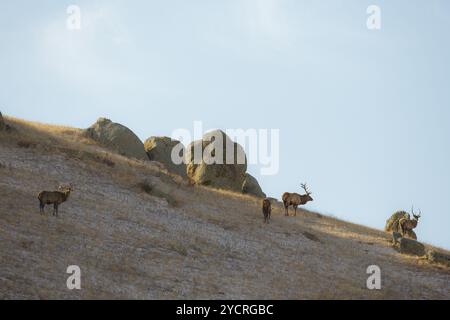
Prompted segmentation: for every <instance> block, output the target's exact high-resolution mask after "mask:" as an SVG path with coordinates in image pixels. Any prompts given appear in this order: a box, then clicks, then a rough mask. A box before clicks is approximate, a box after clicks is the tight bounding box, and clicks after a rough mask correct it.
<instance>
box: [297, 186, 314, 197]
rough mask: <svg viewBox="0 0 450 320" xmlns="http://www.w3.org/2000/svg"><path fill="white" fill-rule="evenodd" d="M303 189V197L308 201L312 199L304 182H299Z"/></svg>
mask: <svg viewBox="0 0 450 320" xmlns="http://www.w3.org/2000/svg"><path fill="white" fill-rule="evenodd" d="M300 185H301V187H302V188H303V190H305V197H306V199H307V200H308V201H313V198H312V197H311V194H312V193H311V191H309V190H308V187H307V186H306V183H302V184H300Z"/></svg>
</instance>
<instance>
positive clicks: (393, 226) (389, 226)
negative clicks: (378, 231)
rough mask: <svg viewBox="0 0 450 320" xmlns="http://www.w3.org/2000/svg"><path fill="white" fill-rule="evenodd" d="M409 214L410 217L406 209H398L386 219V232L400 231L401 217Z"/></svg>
mask: <svg viewBox="0 0 450 320" xmlns="http://www.w3.org/2000/svg"><path fill="white" fill-rule="evenodd" d="M405 216H407V217H408V218H409V213H408V212H406V211H396V212H394V213H393V214H392V216H391V217H390V218H389V219H388V220H387V221H386V226H385V227H384V231H386V232H399V231H400V230H399V225H398V222H399V220H400V219H401V218H403V217H405Z"/></svg>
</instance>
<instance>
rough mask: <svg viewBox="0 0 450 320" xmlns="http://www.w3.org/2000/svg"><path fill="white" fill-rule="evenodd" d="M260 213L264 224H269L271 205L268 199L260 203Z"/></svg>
mask: <svg viewBox="0 0 450 320" xmlns="http://www.w3.org/2000/svg"><path fill="white" fill-rule="evenodd" d="M262 212H263V215H264V223H269V220H270V214H271V213H272V204H271V203H270V200H269V199H264V200H263V203H262Z"/></svg>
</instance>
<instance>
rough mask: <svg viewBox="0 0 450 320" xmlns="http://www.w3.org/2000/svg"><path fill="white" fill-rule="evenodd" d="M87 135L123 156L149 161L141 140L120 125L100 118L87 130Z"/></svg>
mask: <svg viewBox="0 0 450 320" xmlns="http://www.w3.org/2000/svg"><path fill="white" fill-rule="evenodd" d="M85 134H86V135H87V136H88V137H90V138H92V139H93V140H95V141H97V142H98V143H99V144H100V145H102V146H104V147H106V148H108V149H110V150H113V151H115V152H118V153H119V154H121V155H123V156H126V157H130V158H136V159H139V160H148V157H147V154H146V153H145V150H144V144H143V143H142V141H141V140H139V138H138V137H137V136H136V135H135V134H134V133H133V131H131V130H130V129H128V128H127V127H125V126H123V125H121V124H119V123H114V122H112V121H111V120H109V119H105V118H100V119H98V120H97V122H96V123H94V124H93V125H92V126H91V127H89V128H88V129H86V131H85Z"/></svg>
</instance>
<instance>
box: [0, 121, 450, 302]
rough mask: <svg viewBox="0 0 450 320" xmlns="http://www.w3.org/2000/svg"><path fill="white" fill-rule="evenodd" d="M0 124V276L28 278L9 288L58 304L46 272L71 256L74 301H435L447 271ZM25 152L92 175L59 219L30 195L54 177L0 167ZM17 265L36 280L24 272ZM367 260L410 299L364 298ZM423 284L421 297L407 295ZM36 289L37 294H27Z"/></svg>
mask: <svg viewBox="0 0 450 320" xmlns="http://www.w3.org/2000/svg"><path fill="white" fill-rule="evenodd" d="M5 118H6V119H7V121H8V123H9V124H11V125H12V126H14V127H15V128H17V129H18V130H17V132H14V133H11V134H8V135H9V136H8V138H6V139H4V138H3V137H1V135H0V143H3V144H4V145H8V146H9V150H14V151H13V152H15V151H17V153H18V154H17V155H14V156H13V157H10V158H9V160H8V158H7V159H6V160H5V162H4V166H3V168H2V166H1V163H0V176H1V178H2V179H5V180H1V181H6V180H8V181H11V182H10V184H7V183H3V184H0V191H1V193H2V194H3V199H4V203H3V204H2V206H3V208H4V213H2V214H1V215H0V233H1V234H2V235H4V238H5V241H2V243H1V244H0V259H3V261H8V263H6V264H3V265H2V266H0V269H1V268H8V270H13V271H10V272H12V273H14V272H16V270H17V269H19V270H21V272H23V273H24V274H25V275H23V277H24V278H25V279H26V281H27V282H28V283H26V285H23V286H21V284H20V283H19V282H18V279H20V276H17V277H16V278H14V277H13V276H11V277H12V279H13V280H12V283H13V284H11V285H10V284H8V290H9V292H19V293H20V294H24V296H26V297H29V296H36V295H38V296H39V297H40V298H49V297H50V298H51V297H53V298H59V297H62V296H63V297H64V294H65V293H64V290H61V289H59V287H58V288H56V289H55V288H53V290H51V286H54V284H55V283H57V282H55V281H57V280H55V279H54V278H52V273H51V272H50V271H48V270H55V269H58V268H62V267H63V266H64V263H65V262H66V260H71V261H72V260H74V259H75V260H76V259H78V260H77V261H82V262H83V264H84V267H85V268H89V272H90V273H91V274H92V275H95V277H96V278H95V282H92V283H89V284H87V285H86V286H85V289H84V291H83V293H82V296H81V297H84V298H86V297H90V298H99V297H108V298H111V297H112V298H118V297H120V298H130V297H131V298H142V297H151V298H314V297H315V298H333V299H341V298H402V297H403V294H404V296H406V297H412V298H421V297H434V298H439V294H440V293H439V285H441V282H440V281H441V279H442V278H443V275H445V273H446V272H448V269H445V268H443V267H440V266H439V267H437V266H433V265H430V264H428V263H427V262H426V261H421V260H418V259H416V258H412V257H404V256H402V255H400V254H398V253H396V252H395V251H393V250H392V249H391V248H390V245H389V243H388V241H387V237H388V235H387V234H386V233H384V232H383V231H381V230H376V229H372V228H367V227H364V226H361V225H356V224H352V223H348V222H345V221H341V220H338V219H336V218H333V217H328V216H322V215H320V214H318V213H315V212H309V211H306V210H299V211H298V214H297V217H284V208H282V206H281V205H280V204H279V203H278V204H274V209H273V215H272V216H273V219H272V221H271V223H270V224H269V225H265V224H263V222H262V220H263V219H262V213H261V199H259V198H256V197H253V196H250V195H245V194H238V193H234V192H231V191H228V190H220V189H213V188H210V187H205V186H192V185H190V184H189V183H188V182H187V181H185V180H183V179H182V178H181V177H179V176H177V175H174V174H171V173H169V172H167V170H165V169H163V168H162V167H160V166H159V165H158V164H156V163H153V162H149V161H148V162H144V161H139V160H134V159H128V158H126V157H123V156H121V155H118V154H115V153H112V152H110V151H108V150H106V149H104V148H102V147H100V146H98V145H96V144H95V142H93V141H91V140H90V139H86V138H85V137H84V136H83V134H82V133H83V132H82V130H81V129H75V128H70V127H66V126H53V125H48V124H42V123H38V122H28V121H24V120H20V119H15V118H12V117H5ZM49 139H50V140H49ZM20 141H22V142H23V143H22V144H23V146H22V147H19V145H18V143H19V142H20ZM28 144H29V147H28V148H27V147H26V146H27V145H28ZM33 144H36V147H33ZM11 152H12V151H11ZM24 155H25V156H24ZM30 155H34V157H35V159H36V161H40V165H41V166H42V164H43V163H44V162H46V161H49V160H48V159H55V161H58V159H61V158H63V160H59V162H58V165H66V166H67V168H69V169H71V170H72V173H71V174H72V176H73V175H78V174H81V175H83V174H85V175H86V176H88V177H91V176H92V177H94V179H95V180H94V182H93V183H92V181H91V180H88V181H90V182H89V183H87V182H86V183H80V185H79V187H80V188H78V190H80V191H78V192H77V191H75V192H74V194H73V197H72V198H71V199H70V200H69V201H68V203H65V204H63V205H62V208H61V212H62V213H61V218H60V219H52V217H49V216H48V215H47V216H40V215H39V213H38V210H37V203H36V201H37V200H36V195H35V193H36V192H37V191H38V190H39V188H42V187H44V186H48V185H52V184H56V183H57V180H56V179H58V178H59V177H58V176H56V178H55V176H50V177H48V176H47V175H45V174H43V175H41V176H40V175H35V174H34V172H33V171H30V170H34V168H31V169H30V168H29V167H27V166H24V167H23V168H20V167H19V165H18V164H14V163H13V165H14V168H11V166H10V165H11V163H9V164H8V161H12V160H11V159H14V161H15V160H16V159H19V160H21V159H22V158H20V157H25V158H30ZM43 156H45V157H43ZM1 161H4V160H3V159H1ZM7 168H9V169H7ZM80 179H81V178H80ZM25 181H26V183H24V182H25ZM97 182H98V185H97V184H96V183H97ZM155 197H156V198H159V199H165V200H166V202H167V204H166V203H165V202H164V201H159V200H158V199H155ZM15 198H20V199H22V200H21V201H20V202H17V201H15ZM171 201H172V203H171ZM74 244H75V245H74ZM18 252H19V254H18ZM22 252H26V254H21V253H22ZM29 257H32V258H29ZM20 259H22V260H20ZM29 259H32V261H33V263H36V264H37V267H36V270H41V271H42V274H32V275H30V274H28V273H29V272H28V269H27V268H28V267H27V263H30V260H29ZM13 262H14V263H15V264H14V263H13ZM374 262H376V263H379V264H381V265H382V266H383V270H386V272H391V273H392V274H395V275H396V277H398V279H399V280H398V281H399V283H406V286H407V287H408V290H410V291H408V292H406V293H404V292H403V291H402V290H401V288H400V289H399V288H398V286H397V285H396V284H395V283H394V282H395V281H394V282H392V283H387V284H386V286H387V288H386V289H385V290H384V291H383V292H378V293H376V292H375V293H371V292H368V291H367V290H366V289H365V288H364V283H365V282H364V281H365V276H366V274H365V267H366V266H367V264H368V263H374ZM58 264H59V265H58ZM404 269H406V270H408V272H409V273H412V272H413V273H414V279H409V278H408V276H407V274H404V273H402V271H403V270H404ZM339 270H340V271H342V270H344V271H345V272H341V273H339V272H338V271H339ZM0 271H3V269H2V270H0ZM435 275H436V278H433V276H435ZM421 277H423V280H422V279H421ZM395 279H397V278H395ZM430 279H432V280H433V282H432V283H430V284H429V285H428V287H425V286H424V288H425V289H426V291H425V292H421V291H420V290H419V289H417V290H413V289H414V288H413V286H414V285H417V286H421V285H422V284H423V283H428V280H430ZM14 280H15V281H14ZM36 281H41V282H40V284H41V285H42V287H41V288H38V289H35V290H36V292H37V293H34V292H32V290H33V288H35V287H36ZM396 281H397V280H396ZM93 283H95V285H94V284H93ZM330 287H332V288H333V290H330V289H329V288H330ZM19 288H20V289H19ZM30 288H31V289H30ZM2 290H3V291H2ZM4 290H5V289H2V288H0V297H1V296H2V293H3V294H5V292H7V291H4ZM303 290H304V291H303ZM150 294H153V295H150ZM70 297H78V296H76V295H73V296H70V295H69V298H70Z"/></svg>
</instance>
